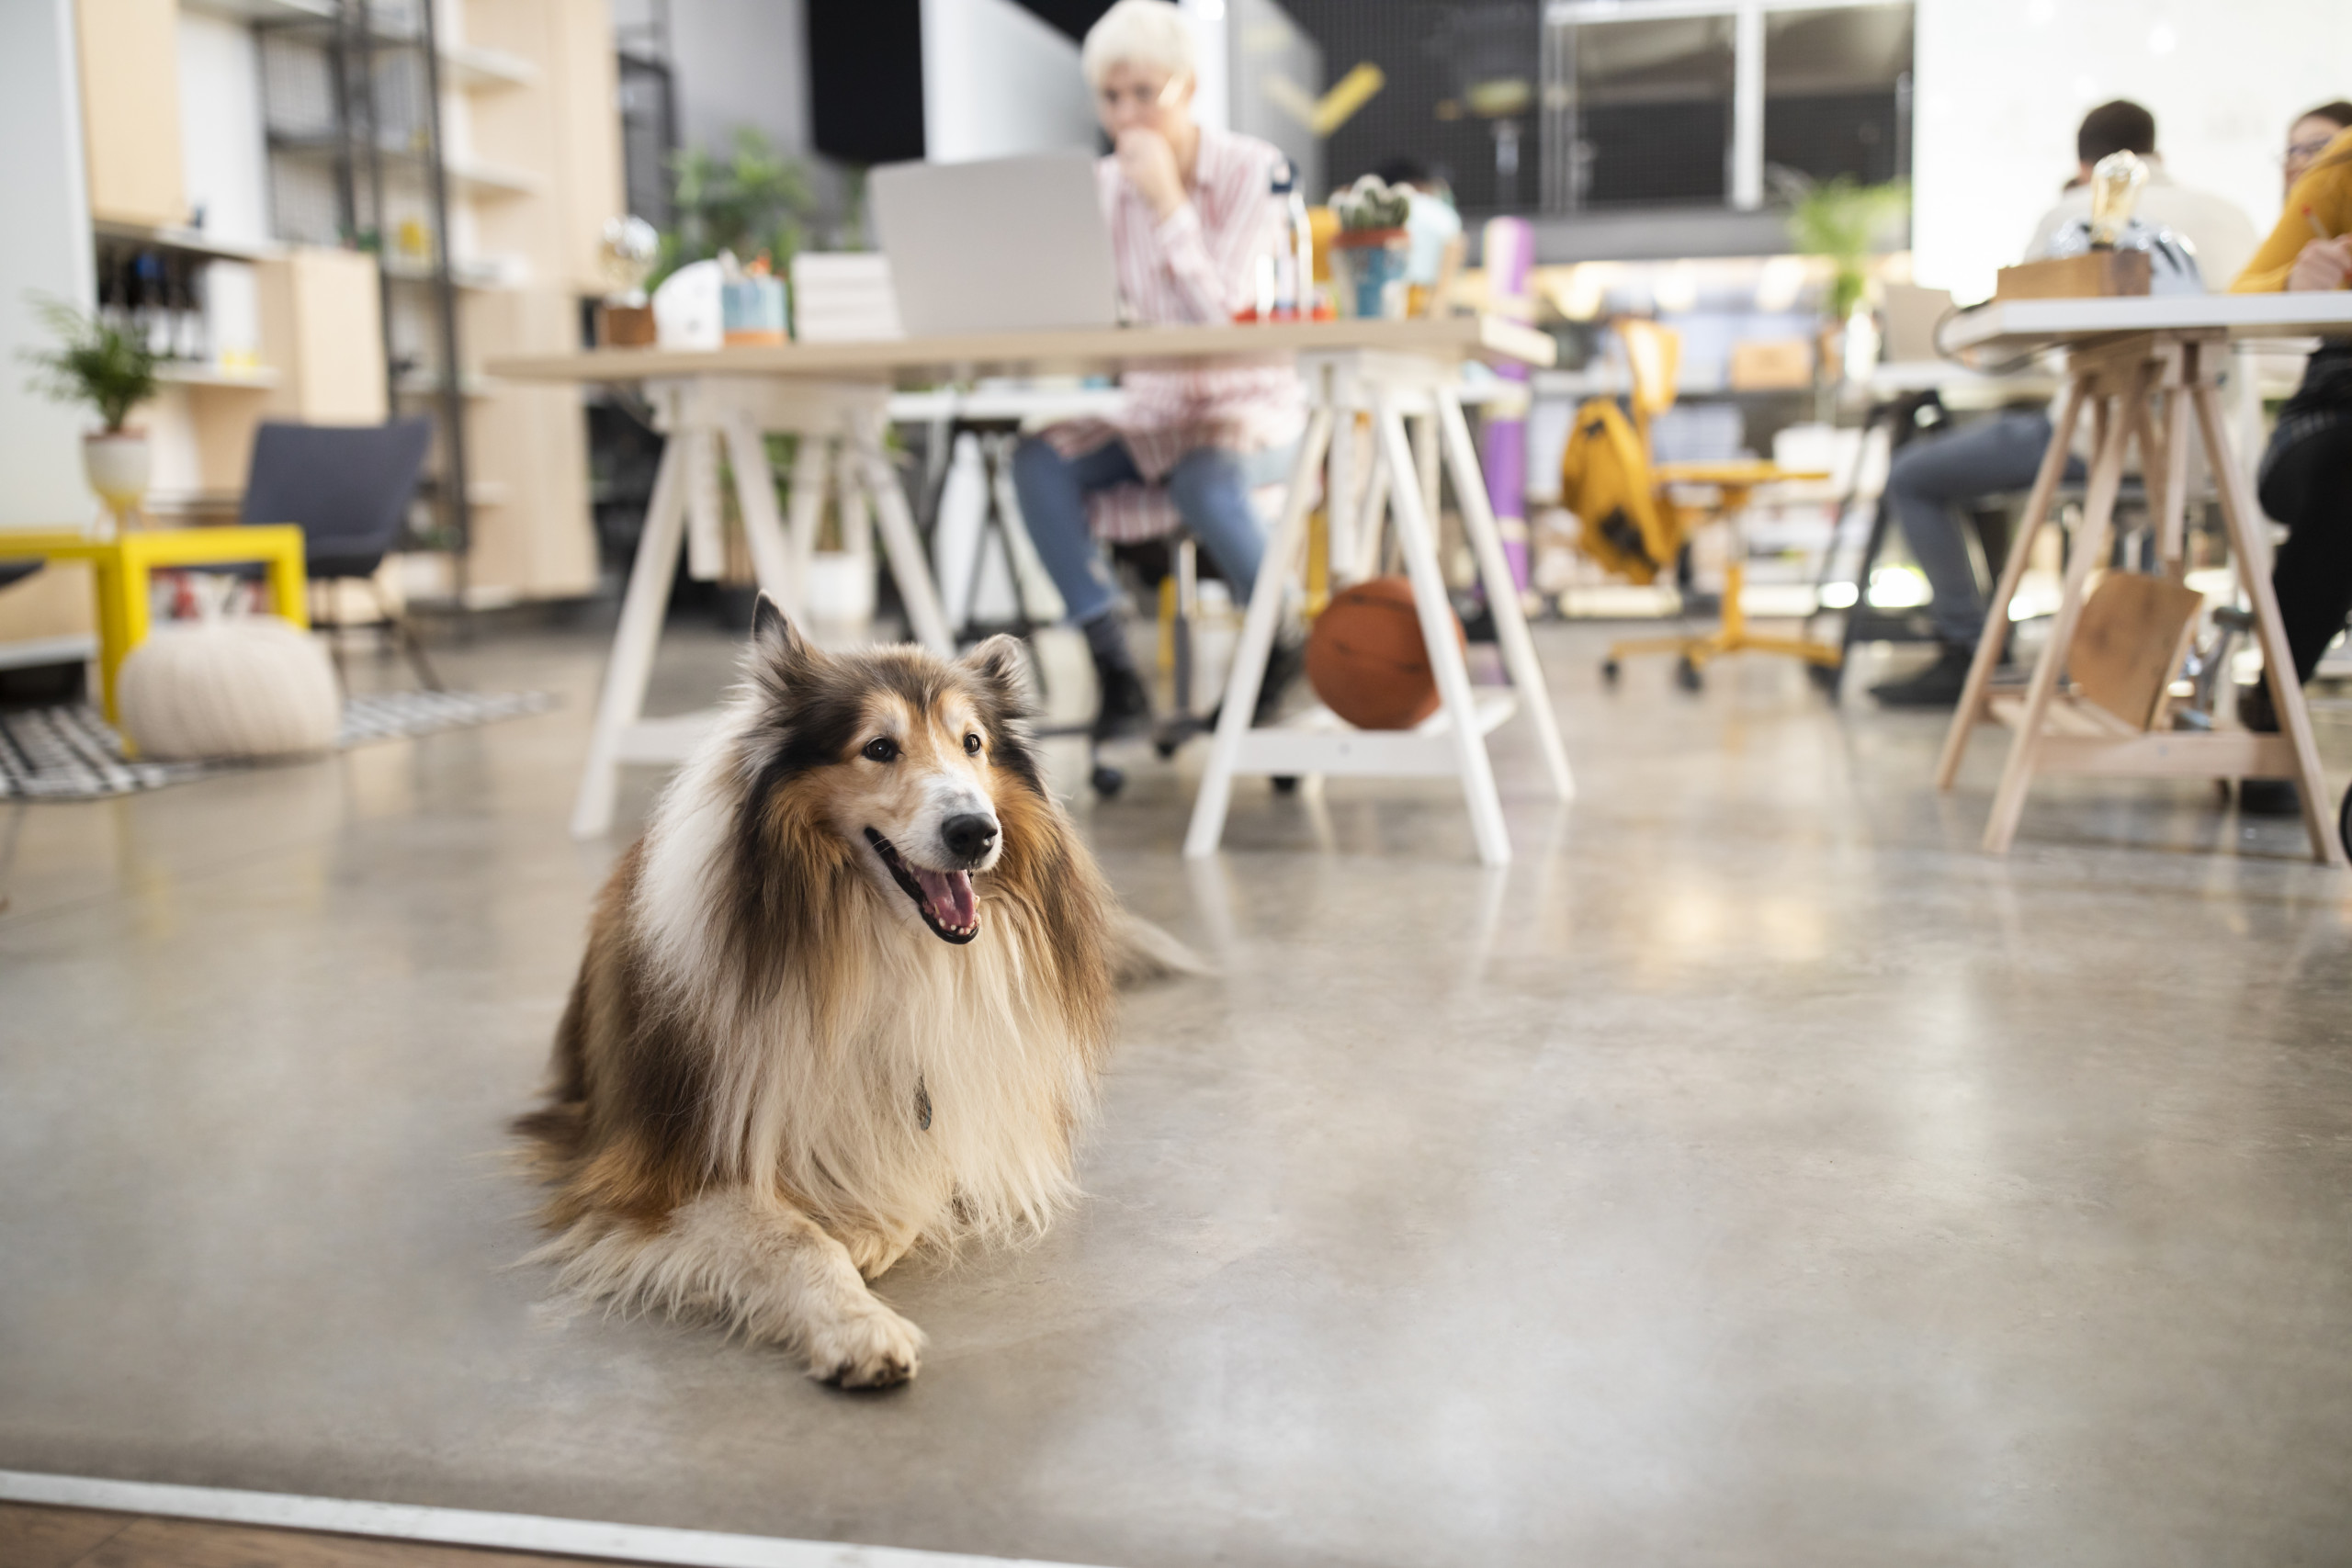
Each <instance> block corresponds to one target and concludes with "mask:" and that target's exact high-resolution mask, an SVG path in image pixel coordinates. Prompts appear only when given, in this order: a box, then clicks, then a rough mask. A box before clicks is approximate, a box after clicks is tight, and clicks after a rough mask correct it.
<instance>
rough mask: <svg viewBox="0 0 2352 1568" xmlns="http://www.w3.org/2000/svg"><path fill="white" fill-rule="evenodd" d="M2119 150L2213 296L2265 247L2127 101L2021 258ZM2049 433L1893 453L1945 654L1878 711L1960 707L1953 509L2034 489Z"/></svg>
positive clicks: (1944, 440) (2098, 117)
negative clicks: (2176, 175) (2196, 183)
mask: <svg viewBox="0 0 2352 1568" xmlns="http://www.w3.org/2000/svg"><path fill="white" fill-rule="evenodd" d="M2111 152H2136V153H2138V154H2139V155H2140V156H2141V157H2142V158H2143V159H2146V160H2147V161H2148V164H2149V165H2150V167H2149V177H2148V183H2147V185H2146V186H2144V187H2143V189H2142V190H2141V192H2140V203H2139V208H2138V213H2137V215H2138V216H2139V218H2140V219H2141V220H2143V221H2144V222H2147V223H2151V224H2155V225H2160V226H2162V227H2164V228H2166V229H2170V230H2172V231H2174V232H2175V233H2177V234H2179V235H2181V236H2182V237H2183V238H2185V239H2186V240H2187V241H2188V244H2189V248H2190V249H2191V250H2193V251H2194V252H2195V253H2196V256H2197V270H2198V274H2199V276H2201V277H2202V278H2203V279H2204V283H2205V287H2206V288H2207V289H2208V290H2209V291H2211V292H2214V293H2218V292H2220V291H2222V289H2225V288H2228V287H2229V286H2230V280H2231V279H2232V278H2233V277H2235V276H2237V275H2238V273H2239V271H2240V269H2242V268H2243V267H2244V266H2245V264H2246V261H2247V260H2248V258H2250V257H2251V256H2252V255H2253V254H2254V252H2255V247H2256V245H2257V244H2258V243H2260V241H2259V237H2258V236H2257V235H2256V232H2255V228H2254V224H2253V222H2252V221H2251V220H2249V219H2248V218H2247V217H2246V215H2245V213H2244V212H2242V211H2240V210H2239V209H2237V208H2236V207H2235V206H2234V205H2233V204H2232V203H2231V202H2229V201H2227V200H2225V199H2224V198H2222V197H2218V196H2214V195H2211V194H2210V193H2208V192H2205V191H2200V190H2195V189H2192V188H2190V187H2189V186H2181V185H2175V184H2174V183H2173V182H2172V180H2171V178H2170V176H2169V175H2166V174H2165V172H2164V161H2163V159H2162V158H2161V157H2159V156H2158V155H2157V152H2156V119H2155V116H2154V115H2152V114H2150V113H2149V112H2148V111H2147V110H2146V109H2144V108H2143V107H2140V106H2139V105H2138V104H2135V103H2131V102H2130V101H2129V100H2127V99H2120V98H2119V99H2117V100H2116V101H2115V102H2113V103H2109V104H2101V105H2100V106H2099V107H2097V108H2095V109H2093V110H2091V112H2090V113H2088V114H2087V115H2085V116H2084V117H2083V123H2082V126H2081V128H2080V129H2079V130H2077V131H2076V132H2075V157H2076V158H2077V159H2078V160H2080V167H2079V169H2078V171H2077V175H2076V178H2075V180H2074V181H2073V182H2071V183H2070V185H2069V186H2068V187H2067V193H2066V194H2065V195H2064V197H2061V198H2060V199H2059V202H2058V205H2057V206H2055V207H2053V208H2052V209H2050V210H2049V211H2048V212H2046V213H2044V214H2043V215H2042V218H2041V222H2040V223H2038V224H2036V225H2035V226H2034V231H2033V239H2032V242H2031V243H2030V244H2029V245H2028V246H2027V247H2026V253H2025V254H2026V259H2028V260H2029V261H2030V260H2033V259H2035V258H2036V257H2039V256H2041V255H2043V254H2046V253H2047V252H2048V251H2049V249H2050V245H2051V242H2052V239H2053V238H2055V237H2056V235H2057V234H2058V233H2059V232H2060V231H2062V230H2064V228H2065V227H2066V226H2067V225H2068V224H2070V223H2073V222H2075V221H2076V220H2085V219H2087V218H2089V216H2090V210H2091V198H2090V188H2089V185H2090V176H2091V170H2092V168H2093V167H2094V166H2095V165H2096V164H2098V161H2099V160H2100V159H2102V158H2104V157H2106V156H2108V155H2109V153H2111ZM2050 434H2051V423H2050V410H2049V409H2048V408H2047V407H2046V406H2043V405H2041V404H2036V405H2034V406H2033V407H2030V408H2016V409H2010V410H2007V411H2006V412H2002V413H2000V414H1999V415H1997V416H1996V417H1995V418H1993V419H1991V420H1988V421H1985V423H1980V424H1973V425H1971V426H1970V427H1969V428H1967V429H1966V430H1962V431H1958V432H1955V433H1953V434H1945V435H1935V436H1928V437H1926V438H1924V439H1921V440H1917V441H1914V442H1912V443H1910V444H1909V445H1908V446H1905V447H1904V448H1903V449H1902V450H1901V451H1899V452H1897V453H1896V454H1895V455H1894V467H1893V468H1891V469H1890V470H1889V472H1888V474H1887V480H1886V500H1885V502H1884V504H1886V505H1888V506H1891V507H1893V508H1894V515H1895V520H1896V521H1897V522H1898V523H1900V524H1901V525H1902V526H1903V536H1904V539H1905V541H1906V542H1907V543H1908V544H1909V545H1910V547H1911V554H1912V557H1913V558H1914V559H1916V560H1917V561H1918V563H1919V570H1921V571H1923V572H1925V573H1926V574H1927V578H1928V590H1929V592H1930V595H1931V597H1930V601H1929V604H1928V616H1929V618H1930V619H1931V620H1932V621H1933V622H1934V624H1935V628H1936V638H1937V640H1938V641H1939V643H1940V644H1942V652H1941V653H1940V655H1939V657H1938V658H1937V660H1936V661H1935V662H1934V663H1933V664H1930V665H1929V666H1928V668H1927V669H1925V670H1923V671H1920V672H1919V673H1917V675H1914V676H1911V677H1909V678H1908V679H1905V680H1900V681H1889V682H1883V683H1882V684H1880V685H1877V686H1873V687H1872V688H1871V695H1872V696H1874V697H1876V698H1877V699H1878V700H1879V701H1880V702H1881V703H1883V704H1886V705H1889V706H1894V707H1950V706H1951V705H1952V704H1954V703H1956V702H1958V701H1959V700H1960V693H1961V688H1962V686H1964V685H1965V684H1966V683H1967V681H1968V666H1969V662H1970V660H1972V659H1973V658H1974V656H1975V653H1976V639H1977V636H1978V634H1979V633H1980V632H1981V631H1982V630H1983V628H1984V625H1985V592H1984V590H1983V588H1982V587H1980V586H1979V584H1978V581H1977V575H1976V562H1975V559H1974V558H1973V555H1972V553H1971V551H1970V549H1969V546H1968V536H1967V535H1966V533H1965V532H1963V526H1964V525H1962V522H1961V519H1960V515H1959V513H1960V512H1961V511H1962V510H1963V509H1965V508H1966V507H1967V506H1968V505H1969V504H1970V503H1972V502H1980V501H1982V500H1984V499H1985V497H1987V496H1993V495H2003V494H2007V493H2009V492H2011V491H2020V490H2023V489H2025V488H2026V487H2027V486H2029V485H2030V484H2031V483H2032V482H2033V476H2034V473H2035V471H2036V470H2037V469H2038V468H2040V467H2041V454H2042V451H2043V449H2044V448H2045V447H2047V446H2049V445H2050ZM2081 475H2082V461H2081V459H2080V458H2079V457H2076V458H2071V459H2069V461H2068V463H2067V477H2068V478H2069V479H2079V478H2081Z"/></svg>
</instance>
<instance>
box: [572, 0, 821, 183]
mask: <svg viewBox="0 0 2352 1568" xmlns="http://www.w3.org/2000/svg"><path fill="white" fill-rule="evenodd" d="M842 3H844V0H831V4H836V5H838V4H842ZM846 3H850V4H854V0H846ZM800 7H801V0H670V62H671V66H672V68H673V70H674V71H675V72H676V85H677V91H678V136H679V139H680V141H683V142H684V144H685V145H687V146H689V147H705V148H708V149H709V150H710V151H712V152H717V153H719V154H720V155H722V156H724V155H725V153H726V152H727V150H728V148H729V146H731V145H732V144H733V141H734V136H735V128H736V127H737V126H739V125H755V126H757V127H759V128H760V129H761V130H763V131H765V132H766V133H767V136H768V140H769V141H771V142H773V143H774V144H775V146H776V147H777V148H778V149H779V150H781V151H784V152H807V151H808V150H809V60H808V39H809V34H808V28H807V27H806V26H805V25H804V24H803V23H802V21H801V9H800ZM646 10H647V6H645V4H644V0H621V3H619V4H616V5H615V6H614V7H613V17H614V20H615V22H616V23H622V22H629V21H635V20H638V19H639V15H640V14H641V13H644V12H646Z"/></svg>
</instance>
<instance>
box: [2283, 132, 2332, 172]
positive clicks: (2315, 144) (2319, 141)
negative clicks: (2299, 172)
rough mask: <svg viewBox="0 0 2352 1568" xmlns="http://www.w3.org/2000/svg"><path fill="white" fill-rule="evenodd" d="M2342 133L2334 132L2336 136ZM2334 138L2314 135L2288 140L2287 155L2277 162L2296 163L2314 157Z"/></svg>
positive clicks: (2326, 147)
mask: <svg viewBox="0 0 2352 1568" xmlns="http://www.w3.org/2000/svg"><path fill="white" fill-rule="evenodd" d="M2342 134H2343V133H2342V132H2341V131H2338V132H2337V133H2336V135H2338V136H2340V135H2342ZM2332 141H2335V136H2315V137H2313V138H2312V140H2311V141H2290V142H2288V143H2287V155H2286V156H2285V157H2283V158H2281V159H2279V160H2278V162H2279V163H2280V164H2298V163H2302V162H2305V161H2307V160H2309V159H2312V158H2316V157H2318V156H2319V155H2320V154H2321V153H2323V152H2326V151H2327V149H2328V144H2329V143H2330V142H2332Z"/></svg>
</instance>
